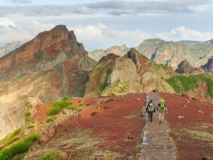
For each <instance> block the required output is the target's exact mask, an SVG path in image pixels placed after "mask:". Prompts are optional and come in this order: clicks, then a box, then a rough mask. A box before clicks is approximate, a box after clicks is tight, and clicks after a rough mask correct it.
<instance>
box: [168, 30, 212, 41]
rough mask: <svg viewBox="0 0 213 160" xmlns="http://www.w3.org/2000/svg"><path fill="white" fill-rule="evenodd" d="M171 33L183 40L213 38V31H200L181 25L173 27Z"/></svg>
mask: <svg viewBox="0 0 213 160" xmlns="http://www.w3.org/2000/svg"><path fill="white" fill-rule="evenodd" d="M171 34H172V35H174V36H176V37H179V39H183V40H199V41H206V40H209V39H212V38H213V32H200V31H196V30H192V29H189V28H185V27H184V26H180V27H177V28H173V29H172V30H171Z"/></svg>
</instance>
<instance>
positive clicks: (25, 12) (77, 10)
mask: <svg viewBox="0 0 213 160" xmlns="http://www.w3.org/2000/svg"><path fill="white" fill-rule="evenodd" d="M212 8H213V0H0V47H2V46H4V45H5V44H7V43H9V42H12V41H17V40H21V41H23V42H26V41H29V40H31V39H33V38H34V37H35V36H36V35H37V34H38V33H40V32H42V31H47V30H50V29H52V28H53V27H55V26H56V25H61V24H63V25H66V27H67V28H68V29H69V30H73V31H74V33H75V35H76V37H77V40H78V42H80V43H83V45H84V48H85V49H86V50H87V51H92V50H95V49H106V48H109V47H111V46H115V45H123V44H126V45H127V47H136V46H138V45H139V44H140V43H142V42H143V41H144V40H145V39H149V38H161V39H163V40H167V41H170V40H172V41H180V40H195V41H208V40H210V39H213V9H212Z"/></svg>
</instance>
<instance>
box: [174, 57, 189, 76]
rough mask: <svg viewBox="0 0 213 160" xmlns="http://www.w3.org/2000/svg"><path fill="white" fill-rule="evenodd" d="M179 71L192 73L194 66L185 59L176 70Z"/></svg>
mask: <svg viewBox="0 0 213 160" xmlns="http://www.w3.org/2000/svg"><path fill="white" fill-rule="evenodd" d="M175 71H176V72H177V73H192V71H193V67H192V65H191V64H189V62H188V61H187V60H183V61H181V62H180V64H179V65H178V68H177V69H176V70H175Z"/></svg>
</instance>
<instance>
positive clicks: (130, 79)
mask: <svg viewBox="0 0 213 160" xmlns="http://www.w3.org/2000/svg"><path fill="white" fill-rule="evenodd" d="M110 57H115V58H110ZM175 74H176V73H175V72H174V71H173V70H172V69H171V68H168V67H166V66H164V65H158V64H156V63H155V62H154V61H151V60H149V59H148V58H146V57H145V56H143V55H142V54H140V53H139V52H138V51H137V50H135V49H133V48H131V49H130V51H128V53H127V54H126V55H124V56H123V57H118V56H116V55H113V54H110V55H107V56H105V57H103V58H102V59H101V60H100V61H99V62H98V64H97V65H96V66H95V67H94V69H93V70H92V72H91V73H90V78H89V81H88V83H87V88H86V93H85V96H100V95H102V96H109V95H122V94H127V93H131V92H132V93H139V92H149V91H152V90H153V89H158V90H160V91H161V90H162V91H167V92H170V93H174V90H173V89H172V88H171V87H170V86H169V85H168V84H167V83H166V82H165V81H163V80H162V77H164V78H165V77H170V76H172V75H175ZM94 82H95V83H94Z"/></svg>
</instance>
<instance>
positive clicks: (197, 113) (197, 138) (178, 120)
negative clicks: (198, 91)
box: [160, 93, 213, 159]
mask: <svg viewBox="0 0 213 160" xmlns="http://www.w3.org/2000/svg"><path fill="white" fill-rule="evenodd" d="M160 95H161V97H162V98H164V99H165V101H166V104H167V106H168V110H169V113H168V115H166V119H167V121H168V122H169V124H170V127H171V133H170V134H171V136H172V137H173V139H174V141H175V144H176V147H177V152H178V157H179V159H201V158H203V157H213V105H212V104H210V103H207V102H200V101H196V100H191V99H189V98H187V97H185V96H181V95H174V94H173V95H171V94H166V93H161V94H160Z"/></svg>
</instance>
